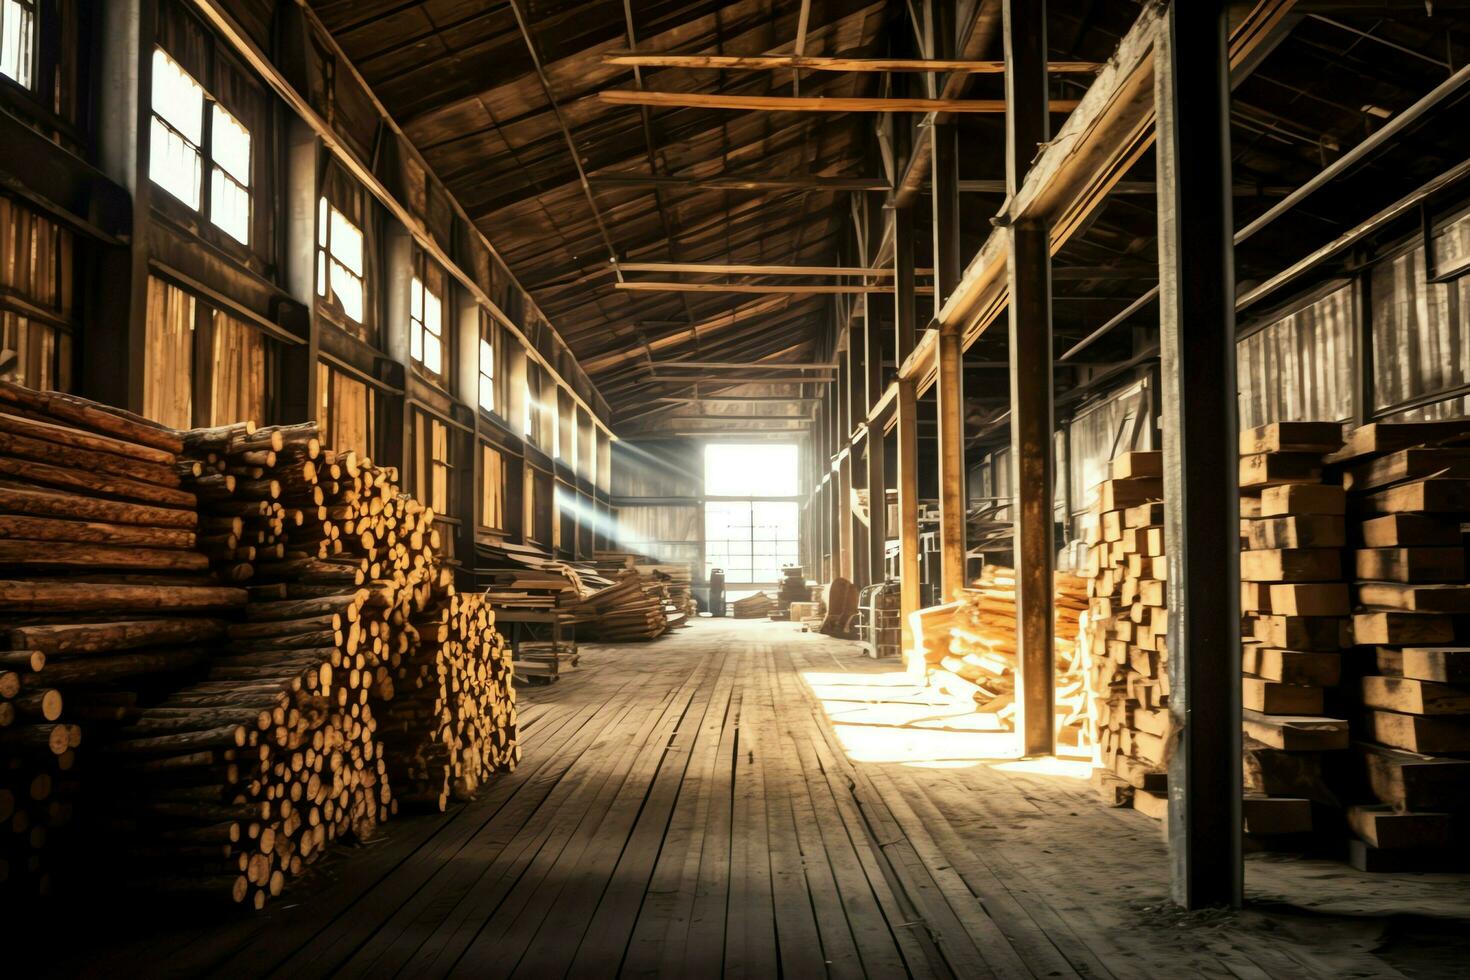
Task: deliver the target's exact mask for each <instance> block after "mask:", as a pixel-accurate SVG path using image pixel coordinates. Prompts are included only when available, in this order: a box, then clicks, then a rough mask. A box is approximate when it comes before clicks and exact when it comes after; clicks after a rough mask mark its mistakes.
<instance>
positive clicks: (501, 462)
mask: <svg viewBox="0 0 1470 980" xmlns="http://www.w3.org/2000/svg"><path fill="white" fill-rule="evenodd" d="M505 483H506V479H505V459H504V458H503V457H502V456H501V455H500V452H499V450H497V449H495V448H494V447H493V446H487V445H485V444H484V443H481V444H480V525H481V526H482V527H488V528H494V529H495V530H497V531H503V530H505V498H506V486H505Z"/></svg>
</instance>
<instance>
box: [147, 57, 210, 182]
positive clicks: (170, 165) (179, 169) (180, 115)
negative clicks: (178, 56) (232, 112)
mask: <svg viewBox="0 0 1470 980" xmlns="http://www.w3.org/2000/svg"><path fill="white" fill-rule="evenodd" d="M203 145H204V89H203V88H202V87H200V85H199V83H198V82H196V81H194V79H193V78H191V77H190V76H189V73H188V72H186V71H184V69H183V68H181V67H179V64H178V62H176V61H174V60H173V59H172V58H170V57H169V56H168V55H166V54H164V52H163V49H162V48H154V49H153V127H152V138H151V140H150V150H149V154H148V176H149V177H150V178H151V179H152V180H153V182H154V183H155V184H157V185H158V186H159V187H162V188H163V189H164V190H166V191H168V192H169V193H170V194H172V195H173V196H174V197H176V198H178V199H179V200H180V201H183V202H184V203H185V204H187V205H189V207H191V208H193V209H194V210H196V211H197V210H199V202H200V191H199V173H200V158H201V156H202V155H203V151H202V149H201V147H203Z"/></svg>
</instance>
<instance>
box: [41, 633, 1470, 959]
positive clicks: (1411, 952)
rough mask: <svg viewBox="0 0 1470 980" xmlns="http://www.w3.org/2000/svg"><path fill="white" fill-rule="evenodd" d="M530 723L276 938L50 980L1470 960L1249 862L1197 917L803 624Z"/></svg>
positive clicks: (257, 937)
mask: <svg viewBox="0 0 1470 980" xmlns="http://www.w3.org/2000/svg"><path fill="white" fill-rule="evenodd" d="M521 694H522V702H523V703H522V707H523V712H524V713H523V716H522V717H523V719H524V722H525V723H524V725H523V727H522V734H523V738H524V760H523V764H522V766H521V767H520V768H519V769H518V770H517V771H516V772H515V773H512V774H505V775H502V776H500V777H498V778H496V779H494V780H492V781H491V782H490V784H489V785H487V786H486V787H485V788H484V789H483V790H482V792H481V794H480V798H479V799H477V800H475V801H473V802H470V803H468V804H464V805H456V806H453V807H451V809H450V811H449V812H448V813H446V814H429V815H420V816H406V817H403V818H401V819H397V820H394V821H391V822H390V823H389V824H388V825H387V826H386V827H385V828H384V831H383V834H382V836H381V838H380V839H378V840H376V841H374V842H372V843H370V844H367V845H364V846H359V847H344V848H338V849H335V850H334V851H333V852H331V853H330V854H329V856H328V858H327V859H325V860H324V861H322V862H321V863H320V864H319V865H318V866H316V867H314V868H313V869H312V873H311V874H310V875H308V876H306V877H305V878H304V879H303V880H302V881H300V882H299V883H294V884H293V885H292V888H291V891H290V892H289V893H288V894H287V895H286V896H283V898H282V900H281V901H280V902H277V903H274V904H273V905H272V906H271V907H270V908H269V909H268V910H267V912H266V913H265V914H263V915H258V916H239V917H228V918H225V919H222V920H220V919H215V920H210V919H206V918H204V917H202V916H201V917H195V918H192V919H190V918H188V917H183V916H178V917H175V916H162V915H156V914H152V911H151V910H142V909H140V910H136V911H137V913H138V914H137V915H134V916H130V915H128V914H127V912H128V910H123V911H122V912H119V911H118V910H117V908H116V907H115V905H108V906H106V907H105V908H102V909H99V911H98V913H97V915H98V917H99V918H100V919H101V921H102V924H101V925H99V927H98V928H96V929H95V930H89V931H87V932H86V933H85V934H84V935H82V936H78V935H77V934H76V933H75V932H70V933H67V934H66V935H65V936H64V937H63V936H60V935H58V936H57V938H56V939H55V940H53V941H51V942H50V943H49V944H45V948H55V949H57V950H58V951H59V952H58V954H57V955H56V956H55V957H54V958H53V960H52V961H51V962H50V963H49V964H48V968H47V969H46V970H42V971H37V972H38V974H44V975H57V976H61V975H65V976H98V977H102V976H106V977H116V976H152V975H157V974H158V973H167V974H168V975H171V976H211V977H215V976H251V977H254V976H264V975H275V976H281V977H292V978H297V977H305V978H313V977H325V976H332V975H336V976H346V977H358V976H364V977H374V978H377V977H391V976H403V977H414V978H419V977H440V976H448V975H451V974H454V975H460V976H475V977H511V976H517V977H531V978H542V977H557V976H573V977H580V978H593V977H599V978H600V977H608V976H614V975H621V976H627V977H652V976H665V977H690V976H698V977H715V976H728V977H742V976H743V977H768V976H769V977H775V976H786V977H800V978H802V980H805V978H807V977H813V976H819V975H829V976H833V977H843V978H858V977H869V978H887V977H908V976H912V977H966V978H968V977H987V976H995V977H1007V978H1010V977H1033V976H1035V977H1066V976H1086V977H1089V978H1106V977H1113V976H1120V977H1121V976H1166V975H1167V976H1200V977H1254V976H1284V975H1290V976H1302V977H1336V976H1387V977H1392V976H1400V975H1404V974H1402V973H1400V972H1399V971H1398V970H1396V968H1395V963H1396V962H1399V961H1402V962H1405V963H1412V964H1422V963H1423V962H1424V961H1425V960H1426V955H1427V956H1428V959H1429V960H1430V961H1432V962H1435V963H1440V964H1452V965H1453V964H1459V963H1463V962H1464V959H1465V955H1470V940H1467V939H1466V937H1467V936H1470V888H1466V887H1465V885H1466V883H1467V879H1466V878H1465V877H1464V876H1454V875H1412V876H1411V875H1396V876H1395V875H1388V876H1364V875H1359V874H1358V873H1356V872H1353V871H1351V869H1348V868H1346V867H1345V866H1343V865H1333V864H1328V863H1326V862H1307V861H1299V860H1297V861H1293V860H1283V859H1279V858H1278V859H1271V860H1254V859H1253V860H1252V861H1251V862H1248V872H1249V878H1248V880H1249V882H1250V885H1251V889H1252V894H1253V895H1257V896H1260V897H1261V898H1262V899H1263V900H1264V901H1269V903H1270V904H1269V905H1265V904H1263V905H1260V906H1258V907H1256V908H1252V909H1248V910H1246V911H1244V912H1241V913H1238V914H1227V913H1211V914H1208V915H1204V916H1195V917H1190V916H1181V915H1180V914H1179V913H1177V912H1175V911H1173V910H1172V908H1171V907H1170V906H1169V905H1168V904H1167V902H1166V900H1165V899H1166V896H1167V889H1168V880H1167V862H1166V861H1165V855H1164V850H1163V843H1162V840H1161V837H1160V834H1159V828H1158V824H1156V823H1154V822H1152V821H1150V820H1149V819H1148V818H1146V817H1143V816H1142V815H1140V814H1138V813H1135V812H1133V811H1117V810H1110V809H1108V808H1106V807H1103V806H1101V805H1099V804H1098V803H1097V802H1096V800H1095V799H1094V798H1093V797H1092V796H1091V795H1090V791H1089V790H1088V788H1087V786H1086V783H1085V781H1084V780H1082V779H1080V778H1079V777H1078V770H1077V767H1075V766H1073V767H1071V768H1068V765H1067V764H1066V763H1037V762H1032V761H1026V762H1021V761H1016V760H1014V759H1011V758H1009V757H1008V755H1009V754H1011V748H1012V742H1011V741H1010V740H1009V739H1008V738H1007V736H1004V735H1002V734H998V733H996V732H995V731H987V730H985V729H984V726H983V724H982V725H979V726H977V725H976V723H975V721H974V719H973V718H972V717H968V716H965V715H963V714H962V713H959V712H956V711H955V710H954V709H953V708H952V706H948V705H946V704H945V703H943V702H942V701H940V700H936V698H935V696H934V694H933V692H931V691H927V690H925V689H922V688H919V687H915V686H914V685H913V684H912V682H911V681H910V680H908V679H907V677H906V676H904V675H903V674H902V672H901V671H899V670H898V669H897V666H896V665H894V664H892V663H879V662H875V661H872V660H869V659H867V658H865V657H863V656H862V655H861V654H860V653H859V652H858V651H857V648H856V647H855V646H854V645H853V644H849V643H843V642H841V641H836V640H831V639H828V638H826V637H821V636H817V635H814V634H806V633H802V632H801V631H800V630H799V628H797V627H795V626H792V625H789V624H775V623H765V622H750V621H741V622H713V621H699V622H696V623H695V624H694V625H692V626H691V627H689V628H688V629H685V630H682V631H680V632H678V633H676V634H674V635H672V636H669V637H666V638H663V639H661V640H659V641H656V642H653V643H646V644H634V645H626V646H594V645H586V646H584V648H583V650H582V659H581V666H580V667H579V668H578V669H577V670H574V671H572V672H570V673H569V674H567V675H566V676H565V677H564V678H563V679H562V680H560V681H559V682H558V683H556V684H554V685H552V686H550V687H542V688H527V689H525V690H524V691H522V692H521ZM1084 768H1085V767H1084ZM103 900H104V896H103V895H102V894H101V893H99V895H98V901H99V902H101V901H103ZM84 914H85V912H84V909H83V907H82V906H78V908H77V910H76V911H75V912H74V913H73V917H74V918H81V917H82V916H83V915H84ZM1399 935H1404V936H1412V941H1402V940H1401V941H1398V942H1395V937H1396V936H1399ZM1425 937H1431V938H1430V939H1429V940H1426V938H1425ZM1426 941H1428V942H1430V943H1431V944H1433V943H1438V944H1439V945H1438V947H1435V948H1433V949H1432V950H1429V951H1428V953H1427V954H1426V945H1425V944H1426ZM1456 944H1459V945H1458V947H1457V946H1456ZM1441 947H1442V948H1441ZM1457 948H1458V949H1459V950H1460V955H1456V952H1455V951H1456V949H1457ZM160 950H162V951H164V952H162V953H160ZM1380 954H1381V955H1380ZM1406 972H1409V973H1412V974H1413V975H1415V976H1432V975H1435V973H1434V971H1433V970H1424V969H1417V970H1409V971H1406Z"/></svg>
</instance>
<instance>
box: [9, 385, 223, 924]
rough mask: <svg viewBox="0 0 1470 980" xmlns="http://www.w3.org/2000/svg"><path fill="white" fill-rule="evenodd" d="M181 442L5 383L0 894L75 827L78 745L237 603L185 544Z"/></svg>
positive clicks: (48, 862)
mask: <svg viewBox="0 0 1470 980" xmlns="http://www.w3.org/2000/svg"><path fill="white" fill-rule="evenodd" d="M181 449H182V443H181V440H180V439H179V438H178V436H177V435H176V434H174V433H171V432H168V431H165V430H163V429H160V428H159V427H157V426H156V425H154V424H153V423H151V422H148V421H147V420H144V419H139V418H137V417H135V416H131V415H129V414H127V413H124V412H117V411H114V410H111V409H108V408H106V407H105V406H100V405H97V404H95V403H92V402H88V401H86V400H84V399H79V398H73V397H71V396H67V395H62V394H54V393H43V392H36V391H31V390H29V389H25V388H21V387H18V386H15V385H11V384H8V383H0V563H3V564H4V566H5V569H6V571H5V573H4V580H3V581H0V640H3V643H0V647H3V652H0V821H3V828H4V829H3V832H0V894H6V895H10V896H15V897H19V896H22V895H35V894H44V893H46V892H48V891H49V890H50V888H51V886H52V880H53V874H54V872H55V871H57V870H58V868H59V867H60V865H61V864H62V863H63V861H62V860H61V858H62V857H64V856H65V855H66V854H67V853H69V852H70V850H71V849H72V848H69V847H67V845H68V844H70V845H75V844H76V843H77V842H78V841H79V840H82V839H84V838H85V835H81V834H75V833H74V834H72V836H71V839H70V840H68V838H67V830H68V825H69V824H71V823H72V820H73V816H74V815H75V814H76V813H77V811H78V810H79V809H80V808H82V807H83V806H84V802H83V791H84V788H86V783H85V781H86V780H88V779H89V778H90V773H89V772H87V771H85V770H87V769H88V768H89V767H87V766H85V765H84V764H83V763H84V762H85V761H86V758H87V753H89V752H92V751H94V746H95V747H98V748H100V747H101V746H102V745H103V744H105V742H106V740H107V739H106V728H107V727H108V726H109V725H111V724H115V722H116V720H117V719H119V718H121V717H124V716H133V715H136V711H137V708H136V706H137V704H138V703H139V701H140V699H142V698H145V697H147V696H148V695H149V694H150V693H151V692H153V691H154V690H156V689H157V688H158V687H160V686H161V685H165V684H168V683H170V682H172V681H173V679H174V678H176V677H178V676H179V674H180V672H184V671H188V670H190V669H191V668H193V667H194V666H195V665H196V664H198V663H200V662H201V661H202V660H203V659H204V658H205V657H206V656H207V655H208V653H209V649H210V647H212V646H213V645H214V644H216V643H218V642H219V641H220V640H221V639H222V637H223V636H224V632H225V623H224V621H223V619H222V617H223V616H226V615H228V614H229V612H230V611H231V610H235V609H238V608H239V607H240V606H242V605H243V604H244V603H245V600H246V594H245V592H244V591H243V590H241V589H236V588H221V587H218V586H217V584H216V583H215V582H214V580H213V579H211V578H210V577H208V575H207V572H208V567H209V563H208V559H207V558H206V557H205V556H204V555H203V554H201V553H200V552H199V551H197V550H195V543H196V531H197V524H198V518H197V515H196V513H195V498H194V495H193V494H192V493H190V492H189V491H187V490H186V489H183V488H182V486H181V484H182V482H183V479H184V478H183V477H182V476H181V475H180V468H181V464H180V462H179V459H178V453H179V452H180V450H181ZM185 469H187V467H185ZM84 731H85V734H86V738H85V739H83V733H84ZM84 744H85V745H86V746H87V748H86V749H85V750H83V749H82V746H83V745H84ZM87 795H91V794H90V789H87ZM124 799H125V798H124Z"/></svg>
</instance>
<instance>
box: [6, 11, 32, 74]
mask: <svg viewBox="0 0 1470 980" xmlns="http://www.w3.org/2000/svg"><path fill="white" fill-rule="evenodd" d="M35 33H36V21H35V17H34V15H33V14H32V13H31V11H30V10H29V9H28V8H26V7H24V6H22V5H21V4H20V3H18V2H17V0H3V2H0V75H5V76H7V77H9V78H13V79H15V80H16V81H17V82H20V83H21V84H22V85H24V86H25V87H26V88H30V87H31V53H32V51H33V50H34V42H33V41H32V40H31V39H32V38H33V37H35Z"/></svg>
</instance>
